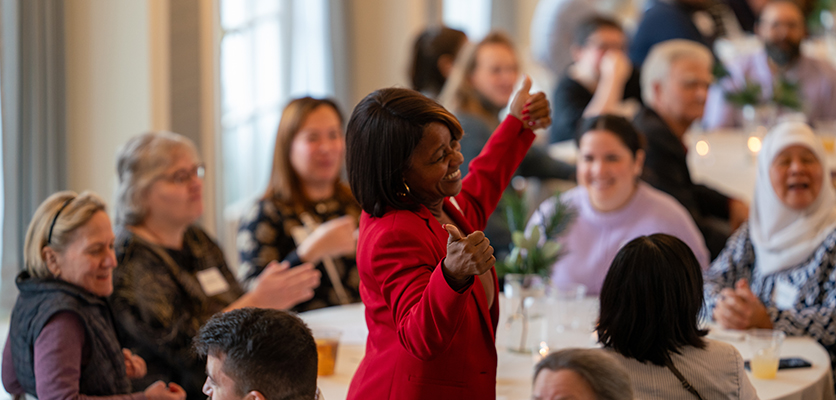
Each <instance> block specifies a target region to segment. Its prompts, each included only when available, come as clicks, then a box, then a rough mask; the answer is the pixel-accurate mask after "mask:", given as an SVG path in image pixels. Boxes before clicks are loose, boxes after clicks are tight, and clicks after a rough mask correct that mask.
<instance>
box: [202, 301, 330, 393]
mask: <svg viewBox="0 0 836 400" xmlns="http://www.w3.org/2000/svg"><path fill="white" fill-rule="evenodd" d="M194 348H195V351H197V353H198V354H199V355H200V356H201V357H205V358H206V374H207V375H208V377H207V378H206V383H205V384H204V385H203V393H205V394H206V395H207V396H209V399H211V400H240V399H246V400H315V399H317V398H318V397H319V396H318V390H317V388H316V367H317V356H316V343H315V342H314V339H313V336H312V335H311V331H310V329H308V327H307V326H306V325H305V323H304V322H302V320H301V319H299V318H298V317H296V316H294V315H292V314H290V313H288V312H285V311H279V310H272V309H260V308H242V309H237V310H233V311H229V312H226V313H221V314H216V315H215V316H214V317H212V319H210V320H209V322H207V323H206V325H204V326H203V328H201V329H200V333H198V335H197V337H195V341H194Z"/></svg>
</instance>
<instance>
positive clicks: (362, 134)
mask: <svg viewBox="0 0 836 400" xmlns="http://www.w3.org/2000/svg"><path fill="white" fill-rule="evenodd" d="M433 122H438V123H441V124H443V125H445V126H447V128H448V129H449V130H450V134H451V135H452V136H453V138H454V139H460V138H461V137H462V127H461V125H459V121H458V120H457V119H456V117H454V116H453V114H451V113H450V112H449V111H447V110H446V109H445V108H444V107H442V106H441V105H440V104H438V103H437V102H435V101H434V100H432V99H430V98H428V97H426V96H424V95H422V94H421V93H418V92H416V91H414V90H410V89H401V88H387V89H380V90H377V91H375V92H372V93H371V94H369V95H368V96H366V98H364V99H363V100H362V101H360V103H359V104H357V107H355V108H354V112H353V113H351V119H349V121H348V128H347V129H346V134H345V143H346V157H345V161H346V170H347V172H348V183H349V185H350V186H351V191H352V192H353V193H354V197H355V198H356V199H357V201H358V202H359V203H360V207H362V208H363V211H365V212H366V213H368V214H370V215H372V216H373V217H381V216H383V214H384V213H385V212H386V210H387V209H389V208H394V209H400V210H411V209H414V208H415V205H416V203H415V202H414V201H412V200H411V199H410V198H409V197H407V196H398V195H397V194H396V193H398V192H403V191H404V189H405V188H404V182H403V174H404V172H405V171H406V169H407V167H408V166H409V159H410V157H411V156H412V152H413V151H414V150H415V147H417V146H418V142H420V141H421V138H422V137H423V136H424V130H425V129H426V127H427V125H429V124H431V123H433Z"/></svg>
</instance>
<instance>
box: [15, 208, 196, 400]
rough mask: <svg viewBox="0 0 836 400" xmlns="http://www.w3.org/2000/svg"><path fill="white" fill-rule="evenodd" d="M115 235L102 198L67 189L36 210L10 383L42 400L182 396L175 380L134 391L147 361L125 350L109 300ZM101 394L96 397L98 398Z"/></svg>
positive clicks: (172, 399) (178, 399)
mask: <svg viewBox="0 0 836 400" xmlns="http://www.w3.org/2000/svg"><path fill="white" fill-rule="evenodd" d="M113 243H114V236H113V230H112V229H111V227H110V219H109V218H108V217H107V213H106V212H105V207H104V203H103V202H102V200H101V199H100V198H99V197H98V196H96V195H94V194H92V193H89V192H85V193H82V194H80V195H76V194H75V193H73V192H60V193H56V194H54V195H52V196H50V197H49V198H48V199H46V200H45V201H44V202H43V203H42V204H41V206H40V207H38V209H37V210H36V211H35V216H34V217H33V218H32V222H31V223H30V225H29V229H28V231H27V234H26V244H25V248H24V259H25V263H26V270H25V271H23V272H21V273H20V275H19V276H18V278H17V286H18V289H19V290H20V295H19V296H18V300H17V302H16V304H15V307H14V310H13V311H12V320H11V326H10V330H9V340H8V341H7V342H6V347H5V349H4V351H3V386H4V387H5V388H6V390H7V391H8V392H9V393H11V394H14V395H19V394H24V393H26V394H29V395H32V396H36V397H38V398H40V399H66V398H76V397H79V396H81V397H84V396H87V397H89V396H109V398H111V399H113V398H122V399H131V398H132V399H142V398H147V399H149V400H182V399H183V398H185V392H184V391H183V389H182V388H181V387H179V386H177V385H176V384H173V383H172V384H170V386H168V387H166V385H165V384H164V383H163V382H156V383H154V384H152V385H150V386H149V387H148V388H147V389H146V390H145V392H144V393H133V394H130V391H131V384H130V381H129V379H130V378H141V377H142V376H144V375H145V371H146V367H145V362H144V361H143V359H142V358H140V357H137V356H135V355H133V354H132V353H131V351H130V350H128V349H122V346H121V344H120V343H119V339H118V338H117V335H116V330H115V328H114V321H113V320H112V319H111V318H112V317H111V315H112V312H111V310H110V306H109V304H108V302H107V300H106V298H107V297H108V296H110V294H111V293H112V292H113V280H112V272H113V269H114V268H116V256H115V255H114V252H113ZM94 398H95V397H94Z"/></svg>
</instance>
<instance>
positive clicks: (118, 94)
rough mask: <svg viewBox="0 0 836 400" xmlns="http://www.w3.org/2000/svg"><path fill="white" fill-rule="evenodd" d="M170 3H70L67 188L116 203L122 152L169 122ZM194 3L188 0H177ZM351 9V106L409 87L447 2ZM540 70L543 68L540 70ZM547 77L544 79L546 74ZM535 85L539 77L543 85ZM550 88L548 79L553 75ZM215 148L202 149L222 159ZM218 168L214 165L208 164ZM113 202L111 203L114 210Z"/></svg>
mask: <svg viewBox="0 0 836 400" xmlns="http://www.w3.org/2000/svg"><path fill="white" fill-rule="evenodd" d="M169 1H170V0H144V1H143V0H73V1H67V2H66V26H67V35H66V51H67V60H66V61H67V82H68V87H67V101H68V110H67V111H68V113H67V115H68V121H67V122H68V136H69V141H68V143H69V145H68V146H69V148H68V152H69V157H68V160H69V170H68V176H69V188H70V189H72V190H87V189H89V190H93V191H95V192H97V193H99V194H100V195H102V196H103V197H104V198H105V199H106V200H108V202H112V199H113V192H114V189H115V186H116V174H115V155H116V150H117V149H118V147H119V146H120V145H122V144H123V143H124V142H125V141H126V140H127V139H128V138H130V137H131V136H133V135H136V134H138V133H140V132H143V131H147V130H152V129H153V130H159V129H169V128H170V124H171V115H170V114H169V113H168V112H169V111H168V110H169V108H170V104H169V95H170V93H169V91H170V82H169V81H168V75H167V73H166V71H167V70H166V68H167V65H168V62H169V58H168V57H167V54H166V52H167V51H168V50H169V49H168V44H167V34H168V29H167V24H168V15H167V12H168V10H169V8H168V6H167V4H168V2H169ZM178 1H186V0H178ZM191 1H199V2H200V4H201V21H202V28H201V29H202V31H203V32H204V33H203V36H205V37H204V38H203V43H201V44H200V46H201V48H202V53H201V57H202V59H203V64H205V65H206V69H205V70H203V71H202V75H203V77H202V82H203V83H202V86H203V88H202V90H203V94H202V98H201V101H202V102H203V104H202V105H201V107H202V108H203V114H204V115H205V117H206V120H205V121H204V122H203V127H202V131H203V132H202V134H201V143H203V144H206V145H208V146H209V147H214V146H211V144H212V143H214V142H213V138H214V135H215V133H216V129H217V121H215V120H214V117H213V113H214V112H216V110H217V100H216V98H217V91H218V89H217V87H213V86H212V82H213V81H214V80H215V79H217V78H216V77H217V64H216V62H215V59H214V57H216V55H215V54H213V52H214V51H215V49H214V47H213V46H215V45H216V44H215V43H216V42H217V39H218V38H217V36H215V35H212V30H213V29H214V27H215V25H214V24H216V22H217V21H216V19H215V18H216V15H215V13H216V10H215V2H216V0H191ZM536 3H537V0H520V1H519V2H518V3H517V7H516V10H515V12H516V13H517V15H516V28H517V32H516V35H515V36H516V37H517V38H518V39H519V43H518V46H519V47H518V49H519V52H520V56H521V59H523V64H524V65H527V66H528V67H529V68H528V69H529V70H530V69H531V68H530V67H531V63H530V62H526V61H527V59H528V49H527V48H528V29H529V25H528V22H529V21H530V19H531V15H532V13H533V11H534V6H535V5H536ZM348 4H350V7H348V10H349V13H350V15H349V23H348V26H349V30H350V31H349V32H348V35H349V37H350V43H352V48H351V49H350V51H349V55H350V56H349V60H350V84H349V85H350V87H349V90H350V91H351V99H352V101H353V103H352V104H350V105H347V106H348V108H349V111H350V109H351V108H353V105H354V104H356V102H358V101H360V100H361V99H362V98H363V97H364V96H366V95H367V94H369V93H370V92H372V91H374V90H376V89H379V88H382V87H387V86H402V87H409V86H410V85H409V79H408V76H407V70H408V63H409V58H410V50H411V47H412V41H413V40H414V38H415V36H416V35H417V34H418V33H419V32H420V31H421V30H422V29H424V28H425V27H426V25H427V23H428V22H429V19H430V18H431V16H430V14H431V13H433V12H437V11H438V7H440V4H441V0H399V1H390V0H353V1H351V2H350V3H348ZM535 75H537V74H536V73H535ZM541 81H542V80H541ZM536 83H537V82H535V84H536ZM544 83H546V86H548V83H547V82H544ZM216 150H217V149H214V148H208V149H206V148H204V149H201V151H202V153H203V158H204V161H206V162H208V163H210V164H214V163H213V162H212V161H213V160H215V159H216V155H215V153H216ZM210 171H214V170H213V169H210ZM207 178H208V179H207V180H208V182H207V184H206V185H205V186H206V190H207V191H206V200H207V204H206V206H207V209H206V215H205V217H204V220H203V224H204V226H205V227H206V228H208V230H209V231H210V232H212V233H215V218H214V217H215V216H217V215H218V213H217V212H216V211H214V208H215V207H214V206H215V204H216V203H215V201H216V197H215V196H214V195H213V191H214V190H215V186H214V185H213V184H212V183H213V182H212V179H213V178H214V176H212V175H209V176H207ZM111 209H112V207H111Z"/></svg>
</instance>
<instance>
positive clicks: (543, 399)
mask: <svg viewBox="0 0 836 400" xmlns="http://www.w3.org/2000/svg"><path fill="white" fill-rule="evenodd" d="M531 398H532V399H533V400H551V399H563V398H567V399H569V398H571V399H595V400H632V399H633V388H632V387H631V386H630V377H629V376H628V375H627V370H625V369H624V367H622V366H621V364H619V363H618V360H616V359H615V357H613V356H612V355H610V354H607V353H606V352H605V351H604V350H601V349H564V350H560V351H556V352H554V353H551V354H549V355H548V356H546V358H544V359H542V360H540V362H539V363H537V365H536V366H535V367H534V389H532V395H531Z"/></svg>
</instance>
